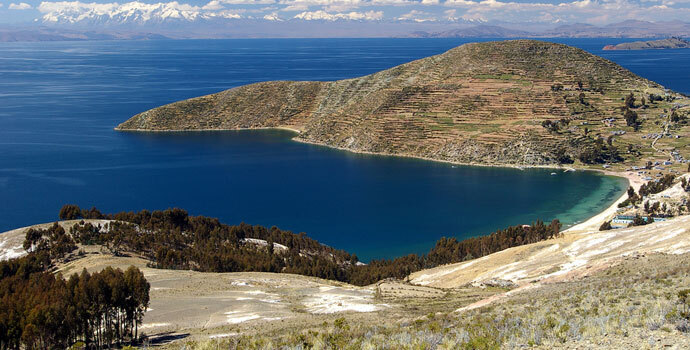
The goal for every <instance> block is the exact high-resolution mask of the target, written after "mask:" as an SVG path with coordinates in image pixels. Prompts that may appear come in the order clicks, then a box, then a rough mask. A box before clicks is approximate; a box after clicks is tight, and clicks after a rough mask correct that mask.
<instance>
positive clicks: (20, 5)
mask: <svg viewBox="0 0 690 350" xmlns="http://www.w3.org/2000/svg"><path fill="white" fill-rule="evenodd" d="M0 6H1V4H0ZM7 8H8V9H10V10H29V9H31V8H32V7H31V5H29V4H27V3H25V2H20V3H18V4H15V3H11V4H10V6H9V7H7Z"/></svg>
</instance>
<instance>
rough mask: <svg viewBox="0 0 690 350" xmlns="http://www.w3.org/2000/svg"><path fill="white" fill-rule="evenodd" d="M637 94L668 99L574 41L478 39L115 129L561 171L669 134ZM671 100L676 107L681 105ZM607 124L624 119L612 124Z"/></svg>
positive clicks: (257, 88) (278, 84)
mask: <svg viewBox="0 0 690 350" xmlns="http://www.w3.org/2000/svg"><path fill="white" fill-rule="evenodd" d="M554 86H560V87H562V88H553V87H554ZM630 92H632V93H634V94H636V96H637V98H638V101H639V100H640V98H641V97H642V96H648V94H650V93H655V94H659V95H663V94H664V93H665V91H664V89H663V87H661V86H660V85H658V84H656V83H654V82H651V81H648V80H646V79H643V78H640V77H638V76H636V75H634V74H633V73H631V72H630V71H628V70H626V69H624V68H622V67H620V66H618V65H616V64H614V63H612V62H610V61H608V60H605V59H603V58H600V57H597V56H594V55H592V54H589V53H587V52H585V51H583V50H580V49H577V48H573V47H569V46H566V45H561V44H555V43H547V42H540V41H533V40H514V41H502V42H487V43H472V44H466V45H462V46H460V47H457V48H455V49H452V50H450V51H448V52H445V53H443V54H440V55H436V56H432V57H428V58H425V59H421V60H417V61H413V62H410V63H407V64H403V65H401V66H397V67H394V68H391V69H388V70H385V71H381V72H378V73H374V74H371V75H368V76H364V77H360V78H355V79H347V80H340V81H333V82H286V81H275V82H264V83H258V84H252V85H246V86H241V87H238V88H234V89H230V90H227V91H224V92H221V93H217V94H214V95H209V96H204V97H199V98H195V99H191V100H187V101H181V102H176V103H173V104H170V105H167V106H163V107H160V108H156V109H153V110H150V111H146V112H144V113H141V114H138V115H136V116H134V117H133V118H131V119H130V120H128V121H126V122H124V123H122V124H121V125H120V126H118V129H119V130H154V131H166V130H202V129H238V128H262V127H287V128H292V129H296V130H299V131H301V133H300V135H299V136H298V137H297V139H298V140H301V141H305V142H312V143H317V144H323V145H327V146H331V147H338V148H343V149H347V150H352V151H359V152H374V153H383V154H396V155H408V156H416V157H424V158H431V159H437V160H445V161H453V162H459V163H481V164H520V165H525V164H527V165H540V164H556V163H558V158H559V156H560V154H561V153H566V154H568V155H571V156H572V158H576V157H577V155H578V153H579V152H581V150H582V149H583V145H589V144H591V143H592V142H593V138H594V136H596V135H597V134H598V135H599V136H602V137H604V138H606V137H607V136H608V135H609V134H610V132H611V131H612V130H618V129H620V130H627V131H628V134H627V135H623V136H621V137H619V138H617V139H616V146H618V147H619V149H621V150H625V149H626V147H627V145H628V144H639V143H640V137H639V135H641V134H642V133H643V132H650V131H656V132H658V131H660V130H661V129H660V127H659V125H657V124H658V123H657V121H659V120H662V119H663V118H664V117H662V116H661V115H662V114H663V113H664V109H668V108H670V107H671V106H672V104H671V103H670V102H668V103H667V102H659V103H655V104H651V103H650V104H648V106H647V107H644V108H640V109H639V110H638V113H639V114H640V116H641V119H644V120H649V121H648V122H645V123H643V128H642V130H640V131H638V132H634V131H633V130H632V128H630V127H627V126H626V124H625V121H624V120H623V118H622V111H621V107H622V106H623V101H622V100H621V99H622V98H623V97H624V96H626V95H627V94H629V93H630ZM580 94H582V97H583V99H582V100H581V99H580ZM673 95H674V96H676V97H677V98H678V100H676V101H675V103H678V102H679V101H681V100H682V96H680V95H677V94H673ZM607 118H617V121H616V122H614V123H613V125H612V126H605V125H604V124H603V123H602V120H603V119H607ZM560 119H566V120H568V121H569V122H570V124H569V125H570V127H569V128H567V129H566V128H562V129H561V130H559V131H558V132H553V131H549V130H547V129H546V128H544V127H542V125H541V123H542V121H544V120H560ZM585 128H587V129H588V132H587V133H585V131H584V129H585ZM680 132H681V133H687V130H685V129H683V130H681V131H680ZM633 134H634V135H633ZM688 136H690V134H688ZM642 146H643V147H642V151H643V155H646V156H654V155H653V150H652V149H651V147H650V146H649V145H642ZM639 158H643V157H638V156H635V157H632V156H630V157H627V159H628V160H629V161H630V162H632V161H638V160H640V159H639Z"/></svg>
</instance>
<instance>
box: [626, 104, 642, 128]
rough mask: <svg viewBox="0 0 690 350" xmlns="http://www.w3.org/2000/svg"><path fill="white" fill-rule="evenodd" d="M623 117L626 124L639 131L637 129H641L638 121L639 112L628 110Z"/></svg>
mask: <svg viewBox="0 0 690 350" xmlns="http://www.w3.org/2000/svg"><path fill="white" fill-rule="evenodd" d="M623 117H624V118H625V124H627V125H628V126H632V127H633V129H635V131H637V129H638V128H639V127H640V123H639V122H638V120H637V112H635V111H631V110H630V109H626V110H625V114H624V115H623Z"/></svg>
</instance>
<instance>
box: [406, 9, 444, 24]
mask: <svg viewBox="0 0 690 350" xmlns="http://www.w3.org/2000/svg"><path fill="white" fill-rule="evenodd" d="M398 20H399V21H413V22H434V21H436V20H437V19H436V17H434V16H433V15H432V14H430V13H427V12H423V11H418V10H412V11H410V12H408V13H406V14H404V15H402V16H400V17H398Z"/></svg>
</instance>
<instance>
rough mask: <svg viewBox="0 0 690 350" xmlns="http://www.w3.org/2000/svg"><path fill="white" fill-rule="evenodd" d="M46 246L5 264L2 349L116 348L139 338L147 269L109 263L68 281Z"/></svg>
mask: <svg viewBox="0 0 690 350" xmlns="http://www.w3.org/2000/svg"><path fill="white" fill-rule="evenodd" d="M51 266H52V263H51V258H50V253H49V252H48V251H45V250H39V251H37V252H33V253H31V254H29V255H28V256H25V257H23V258H18V259H12V260H9V261H4V262H0V349H66V348H68V347H70V346H72V345H73V344H75V343H77V342H82V343H83V344H84V346H85V347H86V348H87V349H93V348H96V349H103V348H106V347H107V348H110V347H111V346H112V345H114V344H124V343H126V342H133V341H135V340H136V339H137V336H138V334H137V333H138V332H137V326H138V325H139V324H140V323H141V321H142V318H143V315H144V312H145V310H146V308H147V306H148V303H149V284H148V282H147V281H146V279H145V278H144V275H143V273H142V272H141V271H140V270H139V269H137V268H135V267H130V268H128V269H127V270H126V271H124V272H123V271H122V270H120V269H113V268H111V267H108V268H106V269H104V270H103V271H101V272H96V273H89V272H87V271H86V270H84V271H82V273H81V274H73V275H72V276H70V277H69V278H68V279H66V280H65V279H64V278H63V277H62V275H60V274H57V275H56V274H53V273H52V272H50V271H49V269H50V267H51Z"/></svg>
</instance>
